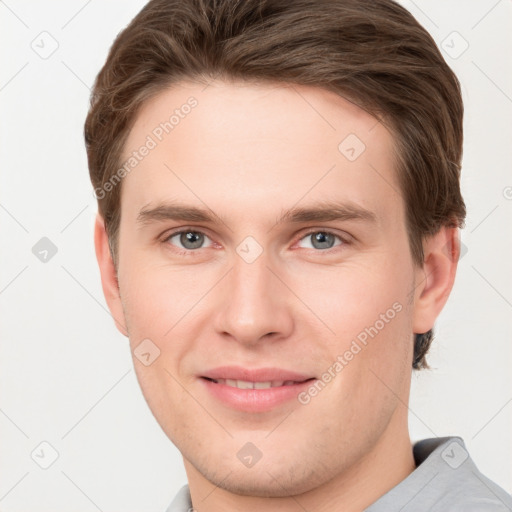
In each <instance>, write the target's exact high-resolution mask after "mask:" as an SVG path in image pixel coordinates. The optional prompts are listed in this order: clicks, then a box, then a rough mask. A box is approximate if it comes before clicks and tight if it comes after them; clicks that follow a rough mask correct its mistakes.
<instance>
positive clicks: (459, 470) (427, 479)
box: [166, 436, 512, 512]
mask: <svg viewBox="0 0 512 512" xmlns="http://www.w3.org/2000/svg"><path fill="white" fill-rule="evenodd" d="M413 454H414V460H415V462H416V469H415V470H414V471H413V472H412V473H411V474H410V475H409V476H408V477H407V478H406V479H405V480H402V481H401V482H400V483H399V484H398V485H396V486H395V487H393V488H392V489H390V490H389V491H388V492H387V493H386V494H384V495H383V496H381V497H380V498H379V499H378V500H377V501H376V502H375V503H373V504H372V505H370V506H369V507H368V508H367V509H366V510H365V512H392V511H393V512H413V511H414V512H423V511H425V512H426V511H428V510H430V511H434V512H446V511H450V510H452V511H454V510H456V511H461V512H462V511H463V512H477V511H486V510H491V511H493V512H505V511H512V496H510V494H508V493H506V492H505V491H504V490H503V489H502V488H501V487H499V486H498V485H496V484H495V483H494V482H492V481H491V480H489V479H488V478H487V477H485V476H484V475H482V473H480V471H479V470H478V469H477V467H476V466H475V463H474V462H473V460H472V459H471V457H470V456H469V454H468V452H467V450H466V446H465V444H464V441H463V440H462V438H461V437H457V436H453V437H438V438H431V439H423V440H422V441H418V442H417V443H415V444H414V446H413ZM192 510H193V509H192V501H191V499H190V492H189V488H188V485H184V486H183V487H182V488H181V489H180V490H179V491H178V494H177V495H176V497H175V498H174V500H173V501H172V503H171V504H170V505H169V507H168V508H167V510H166V512H192Z"/></svg>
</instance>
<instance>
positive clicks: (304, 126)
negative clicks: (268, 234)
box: [122, 81, 399, 219]
mask: <svg viewBox="0 0 512 512" xmlns="http://www.w3.org/2000/svg"><path fill="white" fill-rule="evenodd" d="M145 147H146V148H148V149H144V148H145ZM141 153H144V156H141ZM129 160H131V164H132V165H125V167H126V169H127V171H128V172H127V173H126V177H125V178H124V179H123V188H122V208H123V209H124V210H127V209H129V210H130V211H132V210H133V213H135V210H137V209H138V210H140V209H141V208H142V207H144V206H147V205H148V204H156V203H158V202H162V201H165V200H167V199H173V200H174V199H176V198H179V199H180V200H185V201H186V202H188V203H191V204H195V205H198V206H199V205H201V206H203V207H204V206H205V202H206V201H207V200H208V201H209V204H207V205H206V206H208V207H210V208H212V209H216V210H221V211H222V213H227V211H228V210H231V211H232V212H233V213H235V212H236V215H237V216H238V217H239V218H240V217H244V216H246V217H247V219H249V218H251V217H253V216H254V214H255V213H257V212H261V211H262V207H263V206H264V207H265V208H264V209H265V210H266V211H268V210H269V209H271V207H272V205H274V206H275V212H274V213H276V212H277V213H279V212H280V211H281V208H283V207H290V206H292V205H293V204H294V203H297V202H298V201H301V202H306V203H307V202H308V201H314V200H316V199H322V200H336V199H339V198H340V197H343V198H344V199H346V200H350V201H351V202H353V203H358V204H361V205H363V206H366V207H368V208H372V209H374V210H377V213H379V212H378V210H384V209H386V208H388V209H390V208H391V209H392V208H393V207H394V208H395V209H396V208H397V201H396V199H397V195H399V194H398V192H399V187H398V182H397V179H396V176H395V169H394V158H393V139H392V136H391V134H390V133H389V132H388V130H387V129H386V128H385V127H384V126H383V125H382V124H381V123H379V122H378V121H377V120H376V119H375V118H374V117H373V116H371V115H370V114H368V113H367V112H365V111H364V110H362V109H361V108H359V107H357V106H356V105H354V104H353V103H351V102H350V101H348V100H346V99H344V98H342V97H340V96H338V95H336V94H334V93H332V92H329V91H326V90H323V89H320V88H316V87H305V86H298V85H291V84H266V85H262V84H250V83H245V82H237V83H226V82H222V81H214V82H212V83H211V84H210V85H208V86H205V85H204V84H197V83H187V82H182V83H180V84H178V85H176V86H173V87H172V88H169V89H167V90H165V91H162V92H161V93H159V94H158V95H157V96H155V97H154V98H152V99H151V100H149V101H147V102H146V103H145V104H144V105H143V107H142V108H141V110H140V111H139V113H138V116H137V118H136V120H135V123H134V125H133V128H132V130H131V132H130V134H129V137H128V139H127V142H126V145H125V148H124V152H123V155H122V164H126V163H127V162H128V161H129ZM127 197H129V200H125V199H126V198H127ZM227 198H229V200H228V201H226V199H227ZM201 203H203V204H201ZM398 206H399V205H398ZM214 207H215V208H214ZM381 213H384V212H381Z"/></svg>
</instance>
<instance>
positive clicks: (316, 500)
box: [184, 407, 415, 512]
mask: <svg viewBox="0 0 512 512" xmlns="http://www.w3.org/2000/svg"><path fill="white" fill-rule="evenodd" d="M400 409H402V408H400ZM403 409H405V411H398V410H397V411H395V412H396V413H398V414H395V415H394V416H393V418H392V419H391V421H390V423H389V424H388V427H387V428H386V430H385V431H384V433H383V434H382V436H381V437H380V438H379V439H378V441H377V442H376V443H375V444H374V446H372V447H371V449H370V450H369V451H367V452H366V453H365V454H364V455H363V456H361V457H360V459H359V460H358V461H357V462H356V463H355V464H353V465H352V466H350V467H348V468H346V469H345V470H344V471H343V472H341V473H339V474H338V475H336V476H335V477H334V478H332V479H331V480H329V481H327V482H325V483H323V484H322V485H320V486H318V487H316V488H315V489H312V490H310V491H308V492H305V493H303V494H298V495H294V496H289V497H283V498H263V497H254V496H241V495H237V494H234V493H231V492H229V491H228V490H226V489H223V488H221V487H217V486H214V485H213V484H212V483H211V482H209V481H208V480H207V479H205V478H204V477H203V475H202V474H201V473H199V472H198V471H197V470H196V469H195V468H194V467H193V466H192V465H191V464H190V463H189V462H188V461H187V460H185V459H184V463H185V469H186V472H187V477H188V482H189V489H190V494H191V498H192V505H193V507H194V509H195V510H196V511H197V512H235V511H239V510H244V512H261V511H265V512H277V511H279V512H297V511H298V510H301V509H302V510H315V511H316V512H333V511H343V512H361V510H364V509H365V508H366V507H368V506H369V505H371V504H372V503H374V502H375V501H377V500H378V499H379V498H380V497H381V496H382V495H384V494H385V493H386V492H388V491H389V490H390V489H392V488H393V487H395V486H396V485H397V484H399V483H400V482H401V481H402V480H404V479H405V478H407V476H409V475H410V474H411V473H412V471H414V469H415V463H414V457H413V451H412V446H411V441H410V437H409V432H408V428H407V409H406V408H405V407H403Z"/></svg>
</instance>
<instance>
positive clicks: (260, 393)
mask: <svg viewBox="0 0 512 512" xmlns="http://www.w3.org/2000/svg"><path fill="white" fill-rule="evenodd" d="M199 377H200V378H199V380H200V381H201V382H202V384H203V385H204V386H205V388H206V390H207V391H208V392H209V393H210V394H211V395H212V396H213V397H214V398H215V399H217V400H218V401H220V402H221V403H222V404H223V405H227V406H228V407H230V408H232V409H236V410H239V411H243V412H251V413H258V412H267V411H271V410H273V409H276V408H277V407H279V406H280V405H282V404H284V403H285V402H288V401H290V400H293V399H295V400H296V402H297V405H298V404H299V402H298V400H297V397H298V395H299V393H300V392H301V391H303V390H305V389H306V388H307V387H309V386H310V385H312V384H313V382H314V381H315V378H314V377H312V376H311V375H305V374H301V373H297V372H293V371H289V370H284V369H281V368H261V369H255V370H251V369H247V368H242V367H240V366H223V367H220V368H214V369H212V370H208V371H206V372H205V373H204V375H201V376H199ZM208 379H233V380H245V381H252V382H267V381H297V382H296V383H294V384H289V385H286V386H285V385H283V386H277V387H272V388H264V389H239V388H235V387H232V386H228V385H226V384H222V383H215V382H213V381H211V380H208Z"/></svg>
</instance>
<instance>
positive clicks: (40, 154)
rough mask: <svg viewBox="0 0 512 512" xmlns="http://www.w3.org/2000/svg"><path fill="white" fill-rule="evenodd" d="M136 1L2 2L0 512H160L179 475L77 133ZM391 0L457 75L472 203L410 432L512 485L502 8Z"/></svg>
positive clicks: (509, 74)
mask: <svg viewBox="0 0 512 512" xmlns="http://www.w3.org/2000/svg"><path fill="white" fill-rule="evenodd" d="M143 4H144V1H142V0H139V1H136V0H130V1H124V2H114V1H113V0H108V1H107V0H102V1H101V2H100V1H99V0H92V1H91V0H89V1H85V0H80V1H78V0H73V1H69V0H68V1H64V0H61V1H46V2H36V1H21V0H19V1H16V0H7V2H0V33H1V34H2V36H3V38H2V47H1V48H0V52H1V58H2V61H1V62H2V65H1V70H2V72H1V74H0V103H1V107H0V108H1V112H0V123H1V125H0V126H1V128H0V129H1V134H0V148H1V153H0V154H1V172H2V176H1V186H0V223H1V229H2V234H1V237H0V244H1V247H0V258H1V262H0V269H1V274H0V308H1V311H0V332H1V353H0V390H1V395H0V436H1V440H2V444H1V453H0V459H1V460H2V463H1V465H0V471H1V473H0V509H1V510H2V511H3V512H16V511H24V512H26V511H28V510H30V511H32V512H42V511H53V512H58V511H69V510H73V511H84V512H89V511H95V510H101V511H105V512H106V511H111V510H112V511H113V510H117V511H119V510H123V511H126V512H130V511H139V510H145V511H154V512H158V511H159V512H163V511H164V510H165V509H166V507H167V505H168V504H169V502H170V501H171V499H172V497H173V496H174V494H175V493H176V491H177V490H178V489H179V488H180V487H181V486H182V485H183V484H184V483H186V477H185V473H184V470H183V465H182V460H181V456H180V454H179V452H178V451H177V449H176V448H175V447H174V446H173V445H172V444H171V442H170V441H169V440H168V439H167V437H166V436H165V435H164V433H163V432H162V431H161V429H160V427H159V426H158V424H157V423H156V421H155V420H154V418H153V417H152V415H151V413H150V411H149V408H148V407H147V405H146V403H145V401H144V399H143V397H142V394H141V392H140V389H139V387H138V383H137V381H136V378H135V374H134V371H133V364H132V360H131V357H130V353H129V347H128V341H127V339H126V338H124V337H122V336H121V335H120V334H119V333H118V331H117V330H116V329H115V327H114V323H113V321H112V318H111V317H110V315H109V313H108V311H107V310H106V305H105V301H104V299H103V296H102V291H101V287H100V278H99V272H98V269H97V265H96V260H95V256H94V248H93V238H92V235H93V221H94V216H95V212H96V202H95V199H94V198H93V195H92V187H91V185H90V182H89V177H88V171H87V163H86V155H85V149H84V144H83V137H82V132H83V123H84V120H85V116H86V112H87V109H88V97H89V92H90V91H89V88H90V87H91V85H92V83H93V80H94V78H95V76H96V74H97V72H98V71H99V69H100V67H101V66H102V64H103V63H104V60H105V58H106V54H107V50H108V49H109V47H110V45H111V43H112V41H113V39H114V37H115V36H116V34H117V33H118V32H119V31H120V30H121V29H122V28H123V27H124V26H125V25H126V24H127V23H128V22H129V21H130V20H131V19H132V17H133V16H134V15H135V14H136V13H137V12H138V10H139V9H140V8H141V7H142V5H143ZM403 4H404V5H405V6H406V7H407V8H408V9H409V10H410V11H411V12H412V13H413V14H414V15H415V16H416V17H417V19H418V20H419V21H420V23H422V24H423V25H424V26H425V28H426V29H427V30H429V31H430V33H431V34H432V35H433V37H434V38H435V40H436V41H437V42H438V44H439V45H440V46H441V47H442V48H443V52H444V55H445V57H446V59H447V61H448V63H449V64H450V65H451V66H452V67H453V68H454V70H455V72H456V73H457V75H458V76H459V79H460V80H461V83H462V88H463V95H464V101H465V107H466V115H465V149H464V165H463V177H462V188H463V194H464V196H465V200H466V203H467V207H468V218H467V227H466V229H465V230H464V231H463V233H462V240H463V243H464V244H465V246H466V248H467V253H466V254H465V255H464V256H463V258H462V259H461V260H460V264H459V272H458V276H457V280H456V284H455V288H454V290H453V293H452V296H451V298H450V300H449V302H448V305H447V306H446V308H445V310H444V311H443V313H442V315H441V317H440V318H439V321H438V322H437V325H436V333H437V338H436V340H435V342H434V345H433V347H432V350H431V353H430V357H429V362H430V364H431V366H432V367H433V370H431V371H423V372H420V373H415V374H414V375H413V384H412V395H411V402H410V411H411V414H410V430H411V437H412V439H413V440H418V439H421V438H425V437H435V436H447V435H459V436H461V437H462V438H463V439H464V441H465V443H466V446H467V448H468V450H469V453H470V454H471V455H472V457H473V459H474V460H475V462H476V464H477V465H478V466H479V468H480V470H481V471H482V472H483V473H484V474H486V475H487V476H488V477H489V478H491V479H492V480H494V481H495V482H496V483H497V484H499V485H500V486H502V487H503V488H505V490H507V491H508V492H509V493H510V492H512V464H511V460H512V436H511V435H510V433H511V432H512V429H511V426H512V403H511V401H512V386H511V382H512V378H511V370H510V368H511V363H512V361H511V354H512V314H511V313H512V267H511V265H510V261H511V260H512V236H511V235H512V233H511V228H510V227H511V225H512V200H511V198H512V189H511V188H510V187H512V173H511V171H510V169H511V168H512V167H511V163H512V162H511V160H512V157H511V154H512V153H511V148H510V145H511V143H512V133H511V132H512V129H511V126H512V123H511V112H512V99H511V98H512V80H511V78H512V67H511V63H510V49H511V47H512V45H511V43H512V35H511V34H512V30H511V20H512V2H511V1H510V0H501V1H497V0H479V1H476V0H473V1H468V0H458V1H444V0H436V1H432V0H428V1H427V0H421V1H420V0H416V1H415V2H413V1H404V2H403ZM43 31H46V32H48V33H49V34H50V35H51V36H49V35H42V36H41V35H40V34H41V32H43ZM454 31H456V32H457V33H458V35H457V34H453V32H454ZM43 37H44V38H46V39H45V42H44V47H45V48H46V50H48V49H49V48H50V49H51V45H52V44H54V45H56V44H57V43H58V48H57V49H56V51H55V52H54V53H53V54H52V55H51V56H49V57H48V58H46V59H43V58H41V57H40V56H39V55H38V53H36V51H34V49H33V48H32V47H31V45H32V46H36V45H40V46H42V45H43V44H42V43H41V42H40V41H41V38H43ZM52 38H53V39H54V40H55V41H56V43H52ZM33 41H34V42H33ZM443 41H444V43H443ZM466 42H467V43H466ZM466 44H468V45H469V47H468V48H467V50H466V51H464V53H462V54H461V55H458V54H459V53H460V52H461V51H462V50H463V49H464V47H465V45H466ZM40 51H42V50H40ZM450 54H451V55H450ZM454 57H457V58H454ZM507 187H509V188H507ZM42 237H48V238H49V239H50V240H51V241H52V242H53V243H54V244H55V245H56V247H57V250H58V252H57V254H56V255H55V256H54V257H53V258H51V259H50V261H48V262H47V263H43V262H41V261H40V260H39V259H37V258H36V257H35V256H34V254H33V253H32V247H33V246H34V245H35V244H36V243H37V242H38V241H39V240H40V239H41V238H42ZM42 441H46V442H48V443H50V444H51V446H52V447H53V448H54V449H55V450H56V451H57V452H58V454H59V456H58V459H57V460H56V461H55V463H53V464H52V465H51V466H50V467H49V468H48V469H42V468H41V467H40V466H39V465H38V464H37V463H36V462H35V460H34V459H33V458H31V453H32V452H33V450H34V449H36V448H37V447H38V446H39V444H40V443H41V442H42ZM43 448H44V446H43ZM40 449H41V448H38V450H39V451H37V450H36V453H41V452H40ZM43 451H44V453H45V455H44V457H46V458H47V462H48V461H49V459H48V457H49V456H50V454H51V450H50V449H49V448H48V447H46V448H44V450H43ZM44 457H42V458H40V459H39V460H40V461H42V462H44V461H43V460H42V459H44Z"/></svg>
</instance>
